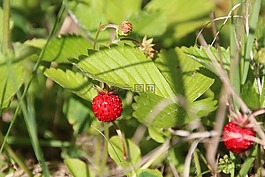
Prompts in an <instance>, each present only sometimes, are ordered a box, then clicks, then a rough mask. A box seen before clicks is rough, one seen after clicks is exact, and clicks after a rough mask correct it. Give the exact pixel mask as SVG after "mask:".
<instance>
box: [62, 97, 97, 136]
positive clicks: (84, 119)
mask: <svg viewBox="0 0 265 177" xmlns="http://www.w3.org/2000/svg"><path fill="white" fill-rule="evenodd" d="M63 112H64V114H65V115H66V117H67V119H68V122H69V123H70V124H71V125H72V126H73V129H74V135H75V136H76V135H78V134H80V133H83V132H86V131H87V130H88V128H89V126H90V125H91V122H92V118H91V117H90V115H89V113H90V111H89V109H88V106H85V105H84V104H82V103H81V102H80V101H78V100H76V99H74V98H70V99H69V101H68V102H66V103H65V104H64V106H63Z"/></svg>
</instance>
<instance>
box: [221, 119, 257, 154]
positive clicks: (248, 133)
mask: <svg viewBox="0 0 265 177" xmlns="http://www.w3.org/2000/svg"><path fill="white" fill-rule="evenodd" d="M254 136H255V132H254V130H253V129H252V128H251V127H241V126H240V125H238V124H235V123H233V122H229V123H227V124H226V125H225V126H224V129H223V137H222V138H223V141H224V145H225V146H226V148H227V149H228V150H230V151H232V152H233V153H235V154H240V153H242V152H244V151H246V150H248V149H249V148H251V147H252V146H253V144H254V142H253V141H252V140H251V138H250V137H254Z"/></svg>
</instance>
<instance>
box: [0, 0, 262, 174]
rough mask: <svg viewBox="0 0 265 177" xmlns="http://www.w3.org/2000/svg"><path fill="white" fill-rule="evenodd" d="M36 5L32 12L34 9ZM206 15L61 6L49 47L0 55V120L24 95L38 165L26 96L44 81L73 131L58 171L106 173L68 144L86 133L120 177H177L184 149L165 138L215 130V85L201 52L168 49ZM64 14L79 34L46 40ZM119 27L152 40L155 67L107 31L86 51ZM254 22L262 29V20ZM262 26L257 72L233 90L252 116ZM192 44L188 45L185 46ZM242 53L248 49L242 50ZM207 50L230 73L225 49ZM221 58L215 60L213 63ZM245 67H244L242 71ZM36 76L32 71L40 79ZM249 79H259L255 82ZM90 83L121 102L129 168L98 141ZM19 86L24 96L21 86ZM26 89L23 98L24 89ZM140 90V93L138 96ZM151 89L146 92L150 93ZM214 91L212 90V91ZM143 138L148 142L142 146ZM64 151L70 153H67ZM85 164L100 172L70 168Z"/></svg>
mask: <svg viewBox="0 0 265 177" xmlns="http://www.w3.org/2000/svg"><path fill="white" fill-rule="evenodd" d="M15 5H16V6H15V7H19V6H22V5H21V4H19V3H16V4H15ZM38 5H39V4H35V6H38ZM35 6H34V7H35ZM46 6H47V5H46ZM213 8H214V3H213V2H212V1H208V0H201V1H198V2H197V1H196V2H195V1H191V0H189V1H187V0H185V1H184V0H169V1H167V2H166V3H165V2H163V1H159V0H152V1H147V2H146V1H142V0H134V1H129V0H127V1H125V0H112V1H108V0H80V1H70V0H69V1H63V3H62V5H61V11H62V13H61V14H59V15H58V18H57V21H56V26H55V28H54V30H53V33H52V34H51V35H50V37H49V39H47V40H46V39H44V38H37V39H33V40H27V41H25V42H24V43H23V44H21V43H13V48H14V59H12V60H9V59H8V57H7V56H5V55H4V54H2V53H0V71H1V75H0V82H1V87H0V100H1V102H0V103H1V104H0V108H1V115H2V114H3V113H4V112H5V111H6V110H10V103H13V102H14V100H15V99H13V97H14V96H15V95H16V94H17V95H16V96H17V98H18V100H19V102H20V103H19V105H17V106H18V107H19V106H20V105H21V106H22V109H23V99H24V97H22V99H20V98H21V97H20V90H22V91H25V94H26V95H27V96H26V97H27V102H26V105H24V107H25V106H27V108H28V109H24V110H23V111H22V112H23V115H24V116H25V117H26V118H25V122H26V125H27V128H28V131H29V134H30V137H31V143H32V146H33V148H34V151H35V155H36V156H37V160H39V161H43V160H44V159H43V157H42V153H41V149H40V148H39V141H38V139H37V133H38V130H37V128H32V127H36V121H38V120H36V116H35V114H38V112H37V110H34V101H33V99H34V98H32V97H34V96H35V97H41V96H40V95H42V96H43V98H45V94H44V93H43V92H44V91H43V89H44V86H43V85H41V84H39V83H38V82H40V83H44V80H45V78H44V77H43V75H42V74H44V75H45V76H46V77H47V78H49V79H52V80H53V81H54V82H56V83H57V84H58V85H60V86H61V88H64V89H63V90H62V89H60V88H58V87H57V88H56V89H58V92H57V97H60V96H61V97H62V100H63V101H62V102H63V104H62V106H61V107H60V109H61V110H60V111H62V114H63V115H62V116H63V117H65V118H66V119H67V121H68V123H69V124H70V125H71V126H72V129H73V133H72V137H73V142H72V145H70V147H63V145H62V146H60V147H61V149H62V150H63V153H62V157H63V158H64V159H65V160H64V163H65V164H66V166H67V167H68V169H69V171H70V172H71V173H72V174H73V175H74V176H95V175H97V173H98V174H102V173H105V172H106V173H108V171H106V170H107V168H106V167H105V166H101V165H99V164H100V163H96V161H98V159H100V156H97V158H96V160H95V161H93V159H92V158H93V157H90V156H92V155H93V154H88V152H86V151H82V150H80V149H81V147H80V146H76V145H75V144H77V139H78V137H79V136H80V134H81V133H84V132H85V133H88V132H89V133H91V136H92V135H94V136H95V137H103V136H104V138H105V144H108V147H107V148H103V149H104V151H103V153H104V152H105V153H108V154H109V156H110V157H111V158H112V159H113V161H114V162H115V163H116V165H117V166H119V167H121V168H122V169H123V170H122V173H125V174H126V175H129V176H130V175H134V174H138V175H139V176H158V177H159V176H162V173H161V172H160V171H158V170H154V169H152V168H157V167H161V166H162V164H163V163H169V164H171V165H172V164H173V165H174V166H175V168H176V169H177V171H178V172H179V173H182V172H183V170H184V160H185V154H186V153H187V151H188V146H187V144H186V143H179V144H175V145H174V146H172V147H169V146H170V145H169V144H168V142H169V141H170V140H172V141H173V140H174V139H175V136H174V135H173V134H172V132H171V131H170V129H171V128H180V129H182V128H183V129H186V127H185V125H187V124H189V123H192V122H193V121H198V120H201V121H202V122H203V121H205V119H203V118H205V117H207V120H206V121H205V122H203V124H204V123H205V124H207V125H208V126H212V125H213V124H214V122H210V123H209V121H211V119H210V116H209V115H210V114H211V113H212V112H213V111H215V109H216V106H217V99H218V94H219V89H220V87H221V84H220V82H218V81H217V82H215V81H216V80H218V76H219V75H218V72H217V71H216V68H215V66H214V65H213V63H212V62H211V60H210V59H209V56H208V55H207V53H206V52H205V48H204V47H200V48H199V47H196V46H194V47H189V48H188V47H176V45H177V44H179V43H180V42H179V41H181V40H183V39H185V37H186V36H188V35H189V34H191V32H194V31H195V30H196V29H198V28H202V27H203V26H204V25H205V24H206V23H207V22H208V21H209V18H208V14H209V13H210V12H211V11H212V10H213ZM198 9H200V10H198ZM15 14H16V13H15ZM60 15H61V16H60ZM66 15H70V16H71V17H72V18H73V19H74V20H75V22H77V23H78V25H79V27H80V29H79V33H80V35H62V36H59V37H54V36H55V35H56V31H59V30H58V29H59V27H60V24H61V21H60V20H62V19H63V18H64V17H65V16H66ZM1 16H2V10H1V9H0V18H1ZM254 16H255V14H254ZM16 17H17V18H16ZM18 17H19V16H15V17H13V18H14V22H15V27H16V28H18V29H24V30H26V31H27V30H29V29H30V28H32V26H31V25H29V24H28V23H26V24H28V25H26V26H27V28H29V29H25V28H23V25H21V24H20V23H18V21H19V20H17V19H18ZM253 18H258V17H253ZM124 19H128V20H129V21H130V22H131V23H132V24H133V32H132V34H130V35H129V36H127V38H133V39H134V40H136V41H139V42H141V40H142V38H143V37H144V36H147V37H148V38H153V37H154V41H155V43H156V44H157V45H156V46H157V48H158V49H160V51H159V52H157V55H156V57H155V59H154V60H152V59H151V58H149V57H146V56H145V55H144V54H143V52H142V51H141V50H140V49H139V48H138V46H137V45H134V44H133V43H131V42H129V41H128V42H124V41H122V42H118V43H116V44H110V40H109V39H110V38H112V37H113V34H112V32H111V31H109V30H108V29H107V30H105V31H101V32H100V34H99V37H98V38H97V44H98V45H96V46H94V40H95V38H96V35H97V31H98V28H99V25H100V24H107V23H114V24H120V22H121V21H123V20H124ZM24 20H25V19H24ZM54 20H55V19H54ZM254 20H255V19H254ZM263 20H264V19H263ZM259 23H260V24H262V23H263V21H262V18H261V20H260V21H259ZM260 26H261V28H258V29H257V30H256V35H257V41H258V44H259V47H258V48H257V49H256V50H254V51H255V52H256V54H255V62H257V63H258V66H259V67H258V68H257V67H255V65H251V69H252V70H251V72H248V71H245V72H242V73H243V75H244V76H242V78H244V77H246V76H245V73H247V78H248V79H247V82H246V84H245V82H243V83H242V84H241V91H240V94H241V96H242V98H243V100H244V101H245V102H246V103H247V104H248V106H249V107H250V108H251V109H258V108H260V107H263V106H264V104H265V100H264V93H265V92H264V86H263V85H262V87H260V86H259V85H258V84H257V83H258V82H260V81H261V83H263V81H264V77H263V76H264V74H263V72H264V70H263V64H264V45H265V42H264V34H263V33H262V31H264V29H263V28H262V25H260ZM33 31H34V30H33ZM0 32H1V28H0ZM34 32H35V33H34V34H38V37H39V36H42V35H43V31H41V30H36V31H34ZM115 37H120V36H115ZM186 39H189V38H186ZM194 41H195V39H193V40H192V42H194ZM192 42H189V43H188V44H190V43H192ZM252 42H253V41H252ZM248 43H251V41H248ZM246 46H248V47H250V48H252V45H250V44H246ZM210 50H211V52H212V53H213V55H214V57H215V58H216V59H218V62H219V63H222V64H223V67H224V69H225V70H226V71H227V72H230V68H231V62H230V55H231V50H229V49H224V48H220V49H216V48H215V47H211V48H210ZM220 53H221V56H222V57H219V56H220ZM2 58H3V60H2ZM220 58H221V59H222V61H220ZM246 65H247V63H245V65H244V66H246ZM37 69H40V70H41V73H39V72H38V71H37ZM14 71H15V72H14ZM257 73H258V74H259V75H258V76H259V77H256V76H257ZM261 73H262V74H261ZM214 74H215V75H214ZM28 76H32V78H31V79H33V78H34V76H37V77H36V80H37V82H33V83H32V84H31V85H30V83H31V80H30V81H29V82H28ZM38 77H39V78H38ZM1 78H2V79H1ZM98 82H103V83H107V84H108V85H109V86H113V87H116V88H118V92H117V93H118V94H119V95H120V96H121V97H122V100H123V113H122V116H121V117H120V118H119V119H118V120H117V123H118V125H119V126H121V129H122V131H123V133H124V134H125V137H126V139H125V141H126V150H127V151H128V156H129V158H128V159H127V160H124V158H123V148H122V144H121V142H120V139H119V137H118V136H112V137H111V138H109V136H108V135H107V134H108V133H106V129H108V127H106V126H105V130H104V132H105V135H103V134H102V133H101V131H103V129H102V127H101V126H100V124H99V122H98V121H97V119H96V118H95V117H94V115H93V112H92V110H91V106H90V105H91V101H92V99H93V97H94V96H96V95H97V91H96V90H95V89H94V88H93V85H95V84H98ZM34 84H35V85H34ZM22 85H24V86H25V87H21V86H22ZM36 85H37V86H36ZM28 86H30V88H31V89H29V90H27V89H28ZM139 86H141V89H137V87H139ZM149 86H151V87H152V90H149V88H148V87H149ZM216 87H219V88H218V89H216ZM69 92H70V93H73V94H75V95H76V96H75V95H71V94H69ZM66 93H68V94H66ZM249 93H251V95H250V94H249ZM36 95H38V96H36ZM62 95H63V96H62ZM65 95H67V96H65ZM51 97H52V96H51ZM45 99H46V98H45ZM36 100H37V99H36ZM46 104H47V103H46ZM48 104H49V102H48ZM36 108H37V109H38V107H36ZM27 115H28V116H27ZM208 119H209V120H208ZM13 121H15V119H14V120H13ZM143 125H144V127H146V128H147V130H148V131H147V133H146V134H144V135H142V137H140V140H139V143H137V144H136V143H135V142H134V141H133V135H134V133H135V132H136V130H137V128H138V127H141V126H143ZM30 127H31V128H30ZM11 128H12V126H11ZM95 130H96V131H95ZM49 133H50V132H49ZM147 138H150V140H148V141H147V140H146V139H147ZM6 139H8V136H7V137H6ZM97 145H98V146H100V145H101V144H100V143H99V144H97ZM104 147H106V146H104ZM183 147H184V148H183ZM94 148H95V149H96V150H95V151H96V152H97V150H98V149H101V147H94ZM155 148H157V149H159V148H160V149H161V151H157V152H159V153H158V155H154V156H153V157H152V158H149V161H148V162H145V161H143V157H144V156H145V155H146V154H148V153H149V152H150V151H152V150H153V149H155ZM70 150H72V152H70V153H69V151H70ZM73 151H75V152H73ZM84 154H85V155H84ZM96 154H97V153H96ZM84 156H85V157H89V159H91V162H92V164H93V163H96V165H99V166H97V168H102V169H100V170H97V171H96V172H95V171H94V172H93V171H92V170H91V169H89V168H88V166H87V165H86V164H84V163H83V162H82V161H80V160H78V159H77V158H80V157H84ZM103 159H104V158H103ZM252 160H253V158H252V159H250V160H249V162H248V163H246V164H245V166H248V169H250V167H251V166H249V164H250V163H251V162H253V161H252ZM102 161H104V160H102ZM222 162H224V163H227V164H228V162H229V164H228V167H226V164H225V165H224V166H225V168H226V169H222V170H223V171H225V172H226V173H229V170H231V169H230V167H231V166H232V167H234V166H233V164H232V165H230V164H231V163H233V162H231V161H229V160H226V161H225V158H224V160H223V161H222ZM143 164H144V165H143ZM220 164H221V163H220ZM43 165H44V164H43ZM221 165H223V164H221ZM221 165H220V166H221ZM205 166H206V165H205ZM248 169H247V170H246V168H245V171H244V172H241V174H246V173H247V171H248ZM206 170H207V168H206ZM44 171H45V166H44ZM47 173H48V172H47ZM94 173H95V174H94ZM197 173H199V172H197ZM44 174H45V173H44Z"/></svg>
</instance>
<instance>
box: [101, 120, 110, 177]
mask: <svg viewBox="0 0 265 177" xmlns="http://www.w3.org/2000/svg"><path fill="white" fill-rule="evenodd" d="M104 135H105V139H104V146H103V152H102V157H101V165H100V169H101V170H100V173H99V176H102V172H104V170H105V169H106V164H107V160H108V141H107V139H109V128H108V125H107V124H104Z"/></svg>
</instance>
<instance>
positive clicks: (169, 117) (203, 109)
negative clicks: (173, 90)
mask: <svg viewBox="0 0 265 177" xmlns="http://www.w3.org/2000/svg"><path fill="white" fill-rule="evenodd" d="M134 100H135V103H133V104H132V107H133V109H134V112H133V116H134V117H135V118H136V119H137V120H138V121H139V122H141V123H143V124H145V125H146V126H147V127H151V128H152V127H154V128H169V127H174V126H182V125H184V124H187V123H190V122H192V121H194V118H192V117H191V116H189V115H188V113H192V114H193V115H197V116H198V118H201V117H203V116H206V115H208V114H209V113H211V112H212V111H214V110H215V109H216V104H217V101H215V100H213V99H212V98H205V99H201V100H197V101H195V102H192V103H190V104H189V105H188V106H187V110H188V113H187V112H186V111H185V110H184V108H182V107H180V106H179V105H177V104H176V103H174V102H173V101H171V100H169V99H165V98H162V97H159V96H157V95H155V94H153V93H141V94H139V95H138V96H135V98H134ZM155 140H156V139H155ZM160 140H161V141H162V139H161V138H160ZM160 140H159V141H160Z"/></svg>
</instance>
